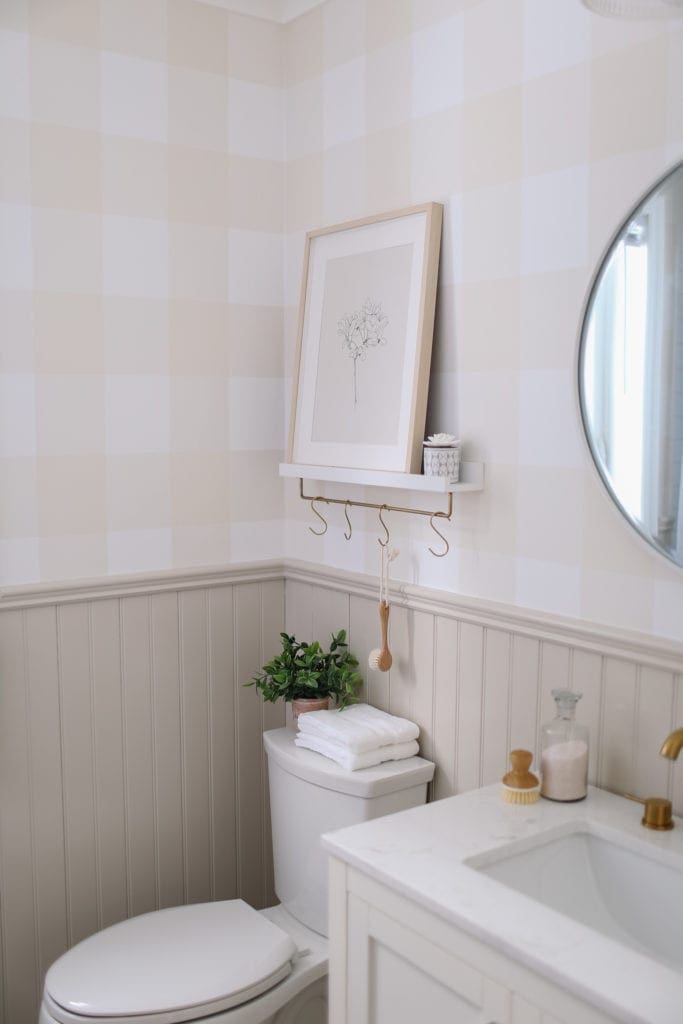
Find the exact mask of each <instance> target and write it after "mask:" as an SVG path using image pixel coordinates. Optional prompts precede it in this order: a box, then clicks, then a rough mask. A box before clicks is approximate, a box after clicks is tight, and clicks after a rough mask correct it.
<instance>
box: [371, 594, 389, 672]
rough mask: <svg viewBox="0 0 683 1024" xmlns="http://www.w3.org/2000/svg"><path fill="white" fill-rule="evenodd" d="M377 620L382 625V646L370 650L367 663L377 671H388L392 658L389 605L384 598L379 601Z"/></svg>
mask: <svg viewBox="0 0 683 1024" xmlns="http://www.w3.org/2000/svg"><path fill="white" fill-rule="evenodd" d="M379 621H380V623H381V626H382V646H381V647H375V649H374V651H370V656H369V657H368V665H369V666H370V668H376V669H377V670H378V671H379V672H388V671H389V669H390V668H391V666H392V664H393V661H394V659H393V658H392V656H391V651H390V650H389V605H388V603H387V602H386V601H384V600H382V601H380V603H379Z"/></svg>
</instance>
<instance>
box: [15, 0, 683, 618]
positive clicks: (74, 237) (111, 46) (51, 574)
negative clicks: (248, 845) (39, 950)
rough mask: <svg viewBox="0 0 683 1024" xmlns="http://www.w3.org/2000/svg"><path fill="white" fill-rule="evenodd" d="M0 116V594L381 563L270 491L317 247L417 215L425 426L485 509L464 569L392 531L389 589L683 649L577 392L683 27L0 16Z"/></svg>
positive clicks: (520, 16) (511, 4)
mask: <svg viewBox="0 0 683 1024" xmlns="http://www.w3.org/2000/svg"><path fill="white" fill-rule="evenodd" d="M0 117H1V118H2V121H1V127H0V131H1V135H0V139H1V140H2V141H1V142H0V146H1V148H2V161H0V200H1V202H0V217H1V218H2V223H1V225H0V285H1V286H2V288H3V299H2V314H1V315H2V322H1V330H0V339H1V350H0V359H1V367H0V369H1V370H2V377H1V378H0V380H1V383H0V388H1V389H2V393H1V394H0V417H1V421H0V445H1V447H0V456H1V457H2V460H3V466H2V490H3V495H2V500H1V501H0V518H1V519H2V523H1V526H0V529H1V535H2V537H3V540H2V541H0V565H1V566H2V573H1V575H2V579H3V581H4V582H6V583H16V582H23V581H30V580H36V579H52V578H61V577H67V576H93V575H97V574H100V573H105V572H120V571H129V570H130V571H138V570H139V571H144V570H148V569H160V568H165V567H168V566H178V567H180V566H187V565H192V564H200V563H216V562H226V561H229V560H232V561H241V560H247V559H251V558H255V557H267V556H269V555H273V556H275V555H279V554H281V553H283V549H284V552H285V553H286V554H288V555H290V556H297V557H304V558H309V559H312V560H314V561H320V562H322V563H328V564H333V565H344V566H346V567H349V568H358V569H366V568H367V569H370V570H374V569H375V567H376V561H377V556H376V544H375V540H374V537H375V533H374V527H375V523H374V520H373V519H372V517H370V516H366V517H365V518H363V517H361V516H356V517H355V518H354V526H355V535H354V539H353V542H352V543H351V544H348V545H347V544H346V542H345V541H344V540H343V537H342V527H343V525H345V524H344V523H343V519H342V517H341V515H339V516H337V515H336V514H335V513H332V525H331V526H330V530H329V531H328V534H327V535H326V537H325V538H324V539H316V538H314V537H313V536H312V535H311V534H309V533H308V531H307V530H306V529H305V526H304V519H305V516H306V514H307V510H306V508H305V507H304V506H302V505H301V503H299V501H298V498H296V497H295V494H294V490H293V489H290V488H285V489H284V490H283V487H282V484H281V482H280V481H279V480H278V478H277V475H276V464H277V461H278V459H279V458H280V453H281V448H282V446H283V437H284V430H283V420H284V416H283V393H285V394H286V393H288V388H289V377H290V375H291V361H292V350H293V335H294V324H295V314H296V305H297V302H298V290H299V281H300V273H301V253H302V243H303V235H304V232H305V231H306V230H307V229H308V228H313V227H318V226H319V225H321V224H324V223H332V222H336V221H339V220H344V219H347V218H350V217H355V216H360V215H365V214H369V213H372V212H376V211H379V210H385V209H391V208H393V207H399V206H404V205H406V204H409V203H414V202H420V201H423V200H431V199H433V200H439V201H441V202H443V203H444V204H445V207H446V209H445V228H444V239H443V249H442V266H441V277H440V290H439V299H438V317H437V332H436V346H435V353H434V374H433V381H432V392H431V402H430V416H429V420H430V422H429V427H430V430H450V431H454V432H457V433H459V434H460V435H461V436H462V438H463V441H464V442H465V451H464V454H465V457H469V458H481V459H483V460H485V461H486V464H487V484H486V490H485V491H484V492H482V493H481V494H480V495H472V496H464V497H463V498H462V499H461V500H459V501H458V504H457V508H456V522H455V525H454V526H453V527H452V528H451V529H450V532H449V538H450V540H451V543H452V545H453V547H454V552H453V554H452V555H451V556H449V558H447V559H443V560H437V559H433V558H432V557H431V556H429V555H428V554H427V552H426V545H427V542H428V540H429V536H430V535H429V532H428V528H427V527H426V526H425V524H424V522H423V521H422V520H420V521H415V522H412V521H411V520H409V519H407V518H403V519H400V518H399V517H398V516H395V517H393V520H392V528H393V533H394V535H395V537H396V541H397V544H398V546H399V547H400V548H401V557H400V560H399V562H398V563H397V564H396V569H397V574H398V575H400V576H402V577H403V578H405V579H410V580H413V581H416V582H420V583H423V584H427V585H434V586H439V587H443V588H446V589H449V590H455V591H460V592H463V593H465V594H470V595H475V596H481V597H485V598H490V599H494V600H500V601H505V602H509V603H512V604H515V603H516V604H520V605H526V606H531V607H537V608H544V609H547V610H550V611H555V612H560V613H566V614H569V615H579V616H581V617H585V618H588V619H594V620H598V621H604V622H609V623H612V624H615V625H619V626H624V627H632V628H637V629H642V630H645V631H653V632H656V633H663V634H667V635H672V636H677V637H683V625H682V623H683V584H682V583H681V577H680V572H679V571H677V570H675V569H674V568H673V567H669V566H668V565H667V564H666V563H665V562H664V561H663V560H661V559H660V558H659V557H658V556H657V555H655V554H654V553H652V552H650V551H649V549H647V548H646V547H645V546H644V545H643V544H641V542H640V541H639V540H638V538H637V537H635V535H634V534H633V533H632V532H631V531H630V529H629V528H628V527H627V526H626V524H625V523H624V522H623V521H622V520H621V517H620V516H619V515H618V513H616V512H615V511H614V510H613V509H612V507H611V506H610V503H609V501H608V499H607V498H606V496H605V494H604V493H603V490H602V488H601V485H600V484H599V482H598V480H597V478H596V475H595V472H594V471H593V469H592V467H591V465H590V460H589V458H588V455H587V451H586V448H585V446H584V444H583V441H582V439H581V433H580V427H579V419H578V412H577V408H576V401H575V396H574V393H575V345H576V333H577V329H578V322H579V317H580V311H581V304H582V301H583V297H584V294H585V290H586V287H587V285H588V281H589V278H590V274H591V270H592V268H593V267H594V265H595V263H596V260H597V259H598V257H599V255H600V253H601V251H602V249H603V246H604V245H605V243H606V241H607V240H608V238H609V236H610V233H611V231H612V230H613V229H614V227H615V226H616V225H617V223H618V222H619V220H620V219H621V218H622V216H623V215H624V213H625V212H626V210H627V209H628V207H629V205H630V204H631V203H632V202H633V200H634V199H635V198H636V197H637V196H638V195H639V193H640V192H641V191H642V190H643V189H644V188H645V187H646V186H647V185H648V184H649V183H650V182H651V181H652V180H653V179H654V178H656V177H657V176H658V175H659V174H661V173H662V172H663V170H664V169H665V168H666V167H667V166H668V165H670V164H671V163H673V161H674V160H675V159H677V158H679V157H680V156H681V155H682V154H683V27H681V24H680V23H674V22H671V23H668V24H664V23H661V22H650V23H648V22H638V23H626V22H617V21H610V20H606V19H602V18H599V17H596V16H594V15H591V14H589V13H588V12H587V11H586V10H585V9H584V8H583V7H582V5H581V4H580V2H579V0H326V2H324V3H323V4H322V5H321V6H320V7H318V8H316V9H314V10H313V11H311V12H309V13H308V14H306V15H304V16H302V17H301V18H299V19H297V20H296V21H294V22H291V23H290V24H289V25H287V26H284V27H283V26H278V25H275V24H272V23H269V22H266V21H262V20H259V19H256V18H250V17H246V16H242V15H235V14H229V13H228V12H227V11H225V10H221V9H220V8H217V7H213V6H209V5H204V4H201V3H195V2H193V0H0ZM283 281H284V284H283ZM283 316H284V335H285V341H286V344H285V346H284V366H283V354H282V334H283V327H282V325H283ZM283 385H284V387H283ZM340 493H341V492H340ZM283 494H284V495H285V499H286V500H285V503H284V506H283ZM376 495H377V496H378V497H379V500H381V501H383V500H386V499H387V495H386V492H380V491H378V492H376ZM405 497H406V495H401V496H400V498H401V499H403V498H405ZM396 498H397V500H398V499H399V496H398V495H396ZM283 516H284V518H283ZM283 524H284V528H283Z"/></svg>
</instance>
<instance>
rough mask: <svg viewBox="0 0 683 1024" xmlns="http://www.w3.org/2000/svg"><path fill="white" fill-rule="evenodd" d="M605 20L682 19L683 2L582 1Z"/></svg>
mask: <svg viewBox="0 0 683 1024" xmlns="http://www.w3.org/2000/svg"><path fill="white" fill-rule="evenodd" d="M582 3H583V6H584V7H587V8H588V10H589V11H593V12H594V13H595V14H601V15H602V16H603V17H604V18H681V17H683V0H582Z"/></svg>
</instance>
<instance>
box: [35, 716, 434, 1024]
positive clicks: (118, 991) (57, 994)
mask: <svg viewBox="0 0 683 1024" xmlns="http://www.w3.org/2000/svg"><path fill="white" fill-rule="evenodd" d="M294 735H295V733H294V732H293V731H292V730H291V729H275V730H273V731H271V732H267V733H265V734H264V742H265V747H266V752H267V754H268V775H269V780H270V806H271V816H272V828H273V856H274V865H275V891H276V893H277V895H278V898H279V900H280V905H279V906H277V907H271V908H270V909H268V910H262V911H256V910H254V909H252V907H250V906H249V905H248V904H246V903H244V902H243V901H242V900H228V901H225V902H221V903H201V904H194V905H191V906H185V907H173V908H170V909H168V910H157V911H154V912H153V913H151V914H142V915H141V916H140V917H134V918H131V919H130V920H127V921H121V922H120V923H119V924H115V925H113V926H112V927H110V928H106V929H105V930H104V931H101V932H98V933H97V934H96V935H91V936H90V938H88V939H85V940H84V941H83V942H81V943H79V944H78V945H77V946H74V948H73V949H70V950H69V951H68V952H67V953H65V954H64V955H63V956H62V957H60V958H59V960H57V961H56V962H55V963H54V964H53V965H52V967H51V968H50V969H49V971H48V972H47V976H46V978H45V988H44V992H43V1004H42V1007H41V1010H40V1018H39V1024H180V1022H181V1021H195V1022H197V1021H208V1019H209V1018H210V1021H211V1024H271V1022H272V1024H325V1021H326V1020H327V939H326V937H325V936H326V935H327V863H326V860H327V859H326V856H325V854H324V853H323V850H322V849H321V847H320V836H321V835H322V834H323V833H324V832H330V831H332V830H333V829H337V828H343V827H344V826H346V825H353V824H355V823H357V822H361V821H367V820H368V819H370V818H378V817H380V816H381V815H383V814H392V813H393V812H394V811H402V810H405V809H406V808H408V807H415V806H416V805H418V804H421V803H424V801H425V799H426V794H427V783H428V782H429V781H430V779H431V778H432V775H433V774H434V765H433V764H432V763H431V762H430V761H425V760H423V759H422V758H421V757H411V758H408V759H407V760H405V761H397V762H389V763H387V764H382V765H379V766H378V767H376V768H366V769H364V770H363V771H359V772H352V773H349V772H346V771H343V770H342V769H341V768H339V767H338V766H337V765H336V764H334V762H332V761H328V760H326V759H325V758H323V757H321V756H320V755H319V754H315V753H313V752H312V751H309V750H302V749H300V748H299V747H296V746H295V745H294Z"/></svg>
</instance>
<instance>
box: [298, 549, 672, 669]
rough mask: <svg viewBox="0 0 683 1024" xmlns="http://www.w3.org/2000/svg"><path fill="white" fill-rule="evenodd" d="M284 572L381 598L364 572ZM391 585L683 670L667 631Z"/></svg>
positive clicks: (457, 614) (420, 606) (511, 625)
mask: <svg viewBox="0 0 683 1024" xmlns="http://www.w3.org/2000/svg"><path fill="white" fill-rule="evenodd" d="M285 575H286V579H287V580H296V581H298V582H300V583H310V584H312V585H313V586H316V587H327V588H329V589H331V590H338V591H343V592H344V593H349V594H354V595H356V596H358V597H369V598H372V599H376V598H377V580H376V578H375V577H374V576H370V575H367V574H365V573H357V572H347V571H346V570H344V569H333V568H330V567H325V568H324V569H323V568H320V567H319V566H317V565H314V564H311V563H308V562H297V561H293V560H289V561H288V562H287V563H286V570H285ZM390 589H391V599H392V602H393V603H394V604H396V605H402V606H403V607H406V608H410V609H411V610H413V611H424V612H427V613H428V614H431V615H441V616H444V617H445V618H450V619H458V620H460V621H461V622H469V623H472V624H473V625H477V626H484V627H488V628H491V629H500V630H504V631H509V630H511V629H512V630H514V632H515V633H517V634H519V635H523V636H528V637H531V638H533V639H540V640H545V641H548V642H551V643H557V644H561V645H564V646H571V647H578V648H581V649H582V650H585V651H593V652H595V653H598V654H602V655H607V656H610V657H614V658H620V659H622V660H628V661H638V662H640V663H643V664H647V665H650V666H652V667H654V668H660V669H665V670H666V671H667V672H675V673H682V672H683V643H680V642H678V641H676V640H671V639H668V638H666V637H658V636H650V635H649V634H647V633H639V632H636V631H631V630H624V629H618V628H617V627H616V626H608V625H603V624H602V623H599V622H588V621H586V620H583V619H572V618H569V617H567V616H562V615H554V614H550V613H548V612H541V611H536V610H534V609H532V608H529V609H523V608H519V607H517V606H514V605H507V604H502V603H498V602H496V601H486V600H484V599H482V598H476V597H467V596H466V595H463V594H455V593H451V592H450V591H446V590H433V589H431V588H429V587H422V586H417V585H413V584H408V583H400V582H395V583H392V585H391V588H390Z"/></svg>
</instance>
